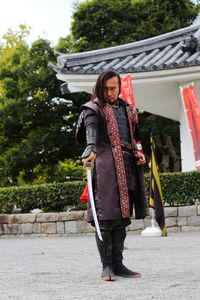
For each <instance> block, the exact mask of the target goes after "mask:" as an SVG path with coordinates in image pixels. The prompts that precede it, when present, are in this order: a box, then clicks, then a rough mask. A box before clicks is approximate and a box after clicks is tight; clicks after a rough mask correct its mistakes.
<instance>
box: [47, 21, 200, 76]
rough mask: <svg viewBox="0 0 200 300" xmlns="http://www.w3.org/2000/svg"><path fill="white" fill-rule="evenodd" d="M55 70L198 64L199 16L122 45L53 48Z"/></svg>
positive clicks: (95, 70)
mask: <svg viewBox="0 0 200 300" xmlns="http://www.w3.org/2000/svg"><path fill="white" fill-rule="evenodd" d="M55 55H57V64H56V65H53V64H52V63H49V67H51V68H52V69H53V70H54V71H55V72H56V73H61V74H96V73H97V74H98V73H100V72H102V71H105V70H108V69H113V70H115V71H117V72H119V73H130V72H134V73H135V72H148V71H156V70H165V69H174V68H181V67H190V66H198V65H200V16H198V17H197V19H196V20H195V22H194V23H193V24H192V25H191V26H189V27H185V28H182V29H179V30H176V31H172V32H169V33H166V34H162V35H159V36H156V37H153V38H149V39H145V40H142V41H138V42H133V43H129V44H125V45H120V46H115V47H110V48H104V49H100V50H93V51H87V52H81V53H74V54H63V53H59V52H55Z"/></svg>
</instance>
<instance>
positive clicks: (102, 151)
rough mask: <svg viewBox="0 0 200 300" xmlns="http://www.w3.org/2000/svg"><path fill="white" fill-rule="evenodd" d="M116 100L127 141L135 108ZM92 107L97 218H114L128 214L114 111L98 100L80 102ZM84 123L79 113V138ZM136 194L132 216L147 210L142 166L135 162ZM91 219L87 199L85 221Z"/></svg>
mask: <svg viewBox="0 0 200 300" xmlns="http://www.w3.org/2000/svg"><path fill="white" fill-rule="evenodd" d="M120 102H121V103H122V104H123V105H124V106H125V107H126V111H127V116H128V120H129V127H130V133H131V141H132V147H133V152H134V146H133V139H134V138H135V136H134V133H135V126H136V110H135V109H133V108H132V107H131V106H130V105H128V104H127V103H126V102H125V101H124V100H121V99H120ZM85 108H90V109H92V110H93V111H94V112H95V113H96V114H97V116H98V118H99V124H100V126H99V139H98V142H97V145H96V146H97V156H96V160H95V168H96V184H97V190H98V216H99V220H102V221H103V220H117V219H121V218H127V217H130V216H131V214H132V212H131V211H130V208H129V199H128V188H127V182H126V175H125V168H124V163H123V157H122V151H121V144H120V139H119V132H118V127H117V122H116V118H115V114H114V111H113V109H112V107H111V106H110V105H105V107H104V108H103V109H100V107H99V105H98V100H96V101H95V102H91V101H90V102H87V103H86V104H84V105H83V106H82V108H81V109H82V110H84V109H85ZM83 131H84V125H83V118H82V115H80V117H79V121H78V125H77V132H76V137H77V140H78V141H81V140H82V139H83V135H84V133H83ZM136 173H137V179H136V180H137V197H136V199H135V200H134V203H135V217H136V218H137V219H140V218H144V217H145V216H146V215H147V214H148V201H147V198H146V190H145V182H144V176H143V170H142V167H140V166H137V172H136ZM92 220H93V217H92V212H91V207H90V202H89V201H88V222H91V221H92Z"/></svg>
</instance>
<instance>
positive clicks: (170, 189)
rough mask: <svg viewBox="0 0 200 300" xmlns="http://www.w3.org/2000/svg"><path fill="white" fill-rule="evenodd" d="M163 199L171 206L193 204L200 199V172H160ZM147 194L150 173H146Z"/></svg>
mask: <svg viewBox="0 0 200 300" xmlns="http://www.w3.org/2000/svg"><path fill="white" fill-rule="evenodd" d="M159 177H160V184H161V188H162V194H163V200H164V202H165V203H168V204H169V205H170V206H178V205H192V204H194V203H195V201H196V200H200V189H199V187H200V172H198V171H194V172H180V173H162V174H160V176H159ZM145 182H146V188H147V194H148V198H149V192H150V174H145Z"/></svg>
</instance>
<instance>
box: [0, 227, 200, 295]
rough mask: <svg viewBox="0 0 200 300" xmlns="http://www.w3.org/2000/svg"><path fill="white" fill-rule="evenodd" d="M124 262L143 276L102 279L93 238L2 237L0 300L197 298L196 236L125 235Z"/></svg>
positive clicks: (199, 250)
mask: <svg viewBox="0 0 200 300" xmlns="http://www.w3.org/2000/svg"><path fill="white" fill-rule="evenodd" d="M126 246H128V250H126V251H124V264H125V265H126V266H127V267H129V268H130V269H131V268H132V269H133V270H134V271H138V272H141V273H142V275H143V276H142V278H136V279H131V278H122V277H117V280H116V281H115V282H104V281H103V280H102V279H101V278H100V274H101V265H100V260H99V255H98V252H97V248H96V244H95V239H94V235H93V234H90V235H68V236H64V237H56V236H54V237H43V238H36V237H23V238H22V237H19V238H8V237H6V238H1V239H0V259H1V268H0V299H2V300H7V299H9V300H53V299H54V300H65V299H66V300H68V299H69V300H70V299H82V300H84V299H86V300H87V299H88V300H107V299H108V300H112V299H113V300H114V299H115V300H125V299H126V300H129V299H130V300H134V299H136V300H151V299H154V300H162V299H166V300H174V299H178V300H180V299H181V300H186V299H191V300H195V299H200V232H193V233H173V234H169V236H168V237H151V238H150V237H148V238H147V237H146V238H143V237H141V236H140V235H139V234H134V233H132V232H129V233H128V234H127V239H126Z"/></svg>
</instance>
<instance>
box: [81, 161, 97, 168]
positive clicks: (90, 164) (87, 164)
mask: <svg viewBox="0 0 200 300" xmlns="http://www.w3.org/2000/svg"><path fill="white" fill-rule="evenodd" d="M83 166H84V168H90V169H91V170H92V169H94V163H92V162H91V161H87V162H86V163H85V164H84V165H83Z"/></svg>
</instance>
